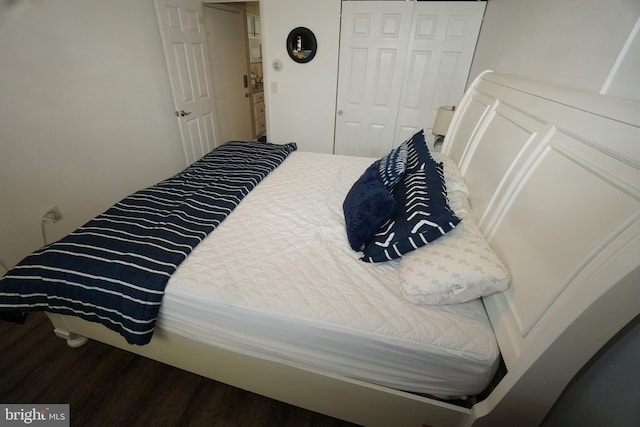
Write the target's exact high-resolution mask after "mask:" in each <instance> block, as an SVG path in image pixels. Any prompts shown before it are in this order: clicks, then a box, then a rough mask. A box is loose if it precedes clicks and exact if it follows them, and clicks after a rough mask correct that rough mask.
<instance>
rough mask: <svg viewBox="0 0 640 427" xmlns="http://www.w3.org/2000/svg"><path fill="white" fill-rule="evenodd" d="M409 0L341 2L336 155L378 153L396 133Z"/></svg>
mask: <svg viewBox="0 0 640 427" xmlns="http://www.w3.org/2000/svg"><path fill="white" fill-rule="evenodd" d="M412 12H413V2H385V1H357V2H354V1H350V2H342V23H341V30H340V56H339V61H340V65H339V70H338V104H337V115H336V138H335V149H334V151H335V153H336V154H351V155H360V156H378V153H381V152H384V151H385V150H386V151H388V150H387V147H390V142H391V141H393V140H394V137H395V135H394V134H395V125H396V117H397V115H398V107H399V102H400V92H401V89H402V76H403V68H404V66H405V58H406V54H407V40H409V30H410V29H411V16H412Z"/></svg>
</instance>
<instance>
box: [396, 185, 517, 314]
mask: <svg viewBox="0 0 640 427" xmlns="http://www.w3.org/2000/svg"><path fill="white" fill-rule="evenodd" d="M450 203H451V207H452V209H453V210H454V212H455V213H456V215H458V216H459V217H461V218H463V220H462V221H461V222H460V223H459V224H458V226H457V227H456V228H454V229H453V230H451V231H450V232H449V233H447V234H446V235H444V236H442V237H440V238H439V239H438V240H436V241H434V242H432V243H429V244H427V245H425V246H423V247H421V248H419V249H417V250H415V251H412V252H409V253H407V254H405V255H404V256H403V257H402V258H401V260H400V264H399V271H400V280H401V290H402V295H403V296H404V297H405V298H406V299H407V300H408V301H410V302H412V303H414V304H419V305H425V304H434V305H444V304H459V303H463V302H466V301H470V300H473V299H476V298H479V297H483V296H487V295H491V294H492V293H495V292H500V291H504V290H505V289H507V287H508V286H509V282H510V280H511V275H510V274H509V272H508V271H507V269H506V268H505V267H504V265H503V264H502V261H500V259H499V258H498V256H497V255H496V254H495V253H494V252H493V249H491V247H490V246H489V243H488V242H487V240H486V238H485V237H484V236H483V235H482V233H481V232H480V230H479V229H478V227H477V225H476V224H475V223H474V222H473V220H472V219H471V215H470V209H469V208H468V203H466V197H464V195H463V193H461V192H452V194H450Z"/></svg>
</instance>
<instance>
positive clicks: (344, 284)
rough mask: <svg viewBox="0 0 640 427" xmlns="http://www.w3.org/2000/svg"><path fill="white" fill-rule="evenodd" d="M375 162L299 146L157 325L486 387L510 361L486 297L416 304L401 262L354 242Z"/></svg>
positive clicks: (325, 367) (461, 391)
mask: <svg viewBox="0 0 640 427" xmlns="http://www.w3.org/2000/svg"><path fill="white" fill-rule="evenodd" d="M371 161H372V159H366V158H354V157H347V156H333V155H325V154H314V153H305V152H294V153H292V154H291V155H290V157H289V158H288V159H287V160H285V162H284V163H283V165H281V166H280V167H279V168H278V169H276V170H275V171H274V172H272V173H271V174H270V175H269V176H268V177H267V178H266V179H265V180H264V181H263V182H262V183H261V184H259V185H258V186H257V187H256V188H255V189H254V190H253V191H252V192H251V193H250V194H249V195H248V196H247V197H246V198H245V199H244V200H243V201H242V203H240V205H239V206H238V207H237V208H236V210H235V211H234V212H233V213H232V214H231V215H230V216H229V217H228V218H227V219H226V220H225V221H224V222H223V223H222V224H221V225H220V226H219V227H218V228H217V229H216V230H215V231H214V232H213V233H212V234H211V235H210V236H209V237H208V238H207V239H206V240H205V241H203V242H202V243H201V244H200V245H199V246H198V247H196V249H195V250H194V251H193V252H192V254H191V255H190V256H189V257H188V258H187V260H186V261H185V262H184V263H183V264H182V265H181V266H180V267H179V269H178V271H177V272H176V273H175V274H174V275H173V277H172V278H171V280H170V282H169V285H168V286H167V289H166V294H165V297H164V301H163V306H162V309H161V315H160V319H159V321H158V326H159V327H160V328H163V329H166V330H169V331H172V332H176V333H179V334H181V335H183V336H186V337H189V338H191V339H193V340H196V341H200V342H204V343H208V344H212V345H215V346H218V347H222V348H225V349H229V350H233V351H236V352H239V353H242V354H246V355H251V356H256V357H260V358H264V359H268V360H273V361H278V362H282V363H285V364H289V365H293V366H297V367H302V368H305V369H311V370H315V371H320V372H327V373H333V374H337V375H344V376H347V377H351V378H357V379H362V380H365V381H367V382H372V383H376V384H380V385H384V386H389V387H393V388H396V389H401V390H407V391H414V392H422V393H431V394H434V395H438V396H466V395H472V394H477V393H479V392H480V391H482V390H483V389H484V387H485V386H486V385H487V383H488V382H489V380H490V379H491V377H492V376H493V374H494V372H495V368H496V366H497V362H498V359H499V351H498V347H497V343H496V340H495V337H494V335H493V331H492V329H491V326H490V324H489V320H488V318H487V315H486V313H485V311H484V307H483V305H482V302H481V301H479V300H477V301H473V302H471V303H466V304H460V305H452V306H430V307H424V306H422V307H421V306H416V305H413V304H411V303H409V302H407V301H406V300H405V299H403V297H402V296H401V294H400V289H399V285H398V271H397V262H390V263H385V264H378V265H374V264H368V263H365V262H362V261H360V260H359V257H360V254H359V253H356V252H354V251H352V250H351V248H350V247H349V245H348V242H347V238H346V233H345V229H344V217H343V214H342V201H343V200H344V197H345V195H346V193H347V192H348V190H349V188H350V187H351V185H352V184H353V183H354V182H355V181H356V180H357V178H358V177H359V176H360V174H361V173H362V172H363V171H364V170H365V169H366V167H367V166H368V165H369V164H370V163H371ZM212 363H215V361H212Z"/></svg>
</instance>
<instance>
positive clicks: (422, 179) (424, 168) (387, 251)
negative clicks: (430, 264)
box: [361, 145, 460, 262]
mask: <svg viewBox="0 0 640 427" xmlns="http://www.w3.org/2000/svg"><path fill="white" fill-rule="evenodd" d="M425 149H426V145H425ZM411 151H412V150H411V149H410V150H409V153H410V155H411V154H412V153H411ZM426 153H427V155H429V153H428V150H427V151H426ZM415 154H418V153H415ZM422 154H424V152H423V153H422ZM442 174H443V171H442V164H441V163H436V162H435V161H433V159H431V157H430V156H429V158H428V159H427V160H426V161H424V162H423V163H422V164H416V165H414V167H413V168H412V169H408V170H407V171H406V173H405V175H404V177H403V179H402V180H400V181H398V183H397V184H396V185H395V186H394V187H393V188H392V189H391V190H390V191H391V194H392V196H393V198H394V200H395V202H396V205H397V210H396V213H395V214H394V215H393V216H392V217H391V219H389V221H388V222H387V223H386V224H385V225H383V226H382V227H381V228H380V230H378V232H377V233H376V234H375V235H374V236H373V239H372V240H371V241H369V243H368V244H367V245H366V246H365V249H364V256H363V257H362V258H361V259H362V260H363V261H366V262H383V261H390V260H392V259H396V258H400V257H401V256H402V255H404V254H406V253H408V252H410V251H413V250H415V249H417V248H419V247H422V246H424V245H425V244H427V243H429V242H432V241H434V240H436V239H437V238H439V237H441V236H443V235H444V234H445V233H447V232H448V231H450V230H452V229H453V228H454V227H455V226H456V225H457V224H458V223H459V222H460V218H458V217H457V216H456V215H455V214H454V213H453V211H452V210H451V209H450V208H449V204H448V201H447V195H446V190H445V185H444V178H443V175H442Z"/></svg>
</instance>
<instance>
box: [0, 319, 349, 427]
mask: <svg viewBox="0 0 640 427" xmlns="http://www.w3.org/2000/svg"><path fill="white" fill-rule="evenodd" d="M0 338H1V339H0V403H22V404H38V403H68V404H69V405H70V408H71V425H72V426H82V427H85V426H87V427H93V426H125V425H126V426H130V427H137V426H140V427H147V426H154V427H155V426H167V427H173V426H193V427H200V426H206V427H211V426H213V427H245V426H261V427H262V426H264V427H269V426H273V427H305V426H314V427H355V425H354V424H350V423H348V422H345V421H341V420H337V419H335V418H331V417H328V416H325V415H322V414H318V413H315V412H311V411H307V410H305V409H302V408H298V407H295V406H291V405H287V404H285V403H282V402H278V401H275V400H272V399H269V398H266V397H264V396H260V395H257V394H254V393H250V392H247V391H244V390H240V389H238V388H235V387H231V386H228V385H226V384H222V383H219V382H216V381H213V380H209V379H207V378H204V377H201V376H198V375H195V374H192V373H190V372H186V371H183V370H181V369H178V368H174V367H171V366H168V365H164V364H162V363H159V362H156V361H153V360H150V359H146V358H143V357H141V356H137V355H134V354H132V353H128V352H126V351H123V350H120V349H117V348H115V347H110V346H108V345H105V344H102V343H99V342H94V341H90V342H89V343H87V344H86V345H84V346H83V347H80V348H76V349H72V348H69V347H68V346H67V345H66V342H65V341H64V340H61V339H60V338H58V337H56V336H55V335H54V334H53V330H52V327H51V323H50V322H49V320H48V319H47V318H46V315H45V314H44V313H31V314H29V316H28V318H27V321H26V322H25V324H23V325H18V324H13V323H8V322H5V321H1V320H0Z"/></svg>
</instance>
